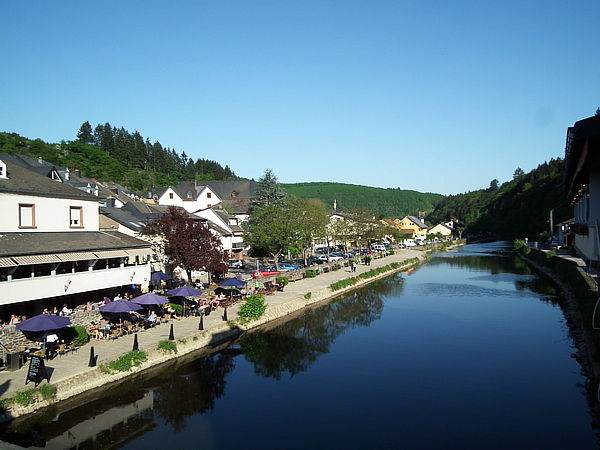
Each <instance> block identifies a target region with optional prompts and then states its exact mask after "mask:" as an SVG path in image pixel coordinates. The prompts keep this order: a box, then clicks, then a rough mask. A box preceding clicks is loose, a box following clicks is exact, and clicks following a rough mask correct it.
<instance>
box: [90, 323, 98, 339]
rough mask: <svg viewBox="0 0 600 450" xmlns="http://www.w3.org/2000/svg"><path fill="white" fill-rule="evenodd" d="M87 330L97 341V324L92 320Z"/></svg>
mask: <svg viewBox="0 0 600 450" xmlns="http://www.w3.org/2000/svg"><path fill="white" fill-rule="evenodd" d="M87 330H88V333H90V334H91V335H93V336H94V337H95V338H96V340H97V341H99V340H100V329H99V328H98V325H96V322H92V323H91V324H90V326H89V327H88V329H87Z"/></svg>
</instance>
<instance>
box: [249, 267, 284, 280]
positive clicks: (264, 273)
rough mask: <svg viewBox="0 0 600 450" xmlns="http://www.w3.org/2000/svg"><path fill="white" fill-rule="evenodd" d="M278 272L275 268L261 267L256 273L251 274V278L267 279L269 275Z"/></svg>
mask: <svg viewBox="0 0 600 450" xmlns="http://www.w3.org/2000/svg"><path fill="white" fill-rule="evenodd" d="M278 273H279V271H278V270H277V269H275V267H262V268H261V269H260V270H259V271H258V272H256V271H254V272H252V276H253V277H254V278H256V277H268V276H269V275H277V274H278Z"/></svg>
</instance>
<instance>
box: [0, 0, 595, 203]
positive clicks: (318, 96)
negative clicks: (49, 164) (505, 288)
mask: <svg viewBox="0 0 600 450" xmlns="http://www.w3.org/2000/svg"><path fill="white" fill-rule="evenodd" d="M0 11H1V14H2V27H0V56H1V58H2V68H1V69H0V99H1V105H2V106H1V107H0V131H6V132H14V133H18V134H20V135H22V136H24V137H26V138H29V139H36V138H39V139H42V140H44V141H46V142H50V143H58V142H60V141H62V140H65V141H70V140H75V139H76V138H77V132H78V130H79V128H80V127H81V125H82V124H83V123H84V122H86V121H89V122H90V124H91V125H92V127H95V126H96V125H98V124H104V123H106V122H108V123H110V124H111V125H112V126H116V127H117V128H121V127H123V128H125V129H126V130H128V131H129V132H134V131H135V130H137V131H139V132H140V134H141V135H142V136H143V137H144V138H149V139H150V141H151V142H155V141H159V142H160V143H161V144H162V145H163V147H169V148H171V149H174V150H175V151H176V152H177V153H179V154H181V153H183V152H185V154H186V155H187V156H188V157H191V158H194V159H198V158H203V159H209V160H214V161H217V162H218V163H220V164H221V165H222V166H226V165H227V166H229V167H230V168H231V169H232V170H233V171H234V172H235V174H236V175H237V176H239V177H244V178H250V179H255V180H257V179H259V178H260V177H261V176H263V175H264V172H265V170H266V169H272V170H273V172H274V173H275V175H276V176H277V177H278V180H279V181H280V182H281V183H299V182H317V181H328V182H339V183H349V184H357V185H364V186H373V187H382V188H401V189H411V190H416V191H419V192H434V193H439V194H444V195H450V194H458V193H464V192H468V191H474V190H477V189H485V188H487V187H489V185H490V182H491V181H492V180H493V179H497V180H499V181H500V183H503V182H505V181H509V180H511V179H512V176H513V174H514V172H515V169H517V168H521V169H523V170H524V171H525V172H529V171H530V170H532V169H534V168H536V167H537V166H538V165H539V164H541V163H543V162H545V161H549V160H550V159H551V158H558V157H561V158H562V157H564V148H565V139H566V131H567V127H569V126H573V124H574V123H575V122H576V121H577V120H580V119H583V118H586V117H589V116H592V115H594V114H595V112H596V109H597V108H598V107H600V45H599V44H598V30H599V28H598V22H599V20H600V2H598V1H597V0H581V1H580V0H571V1H566V0H565V1H553V0H545V1H538V0H530V1H522V0H521V1H512V0H504V1H485V0H484V1H481V0H478V1H468V0H467V1H454V2H451V1H437V0H432V1H403V0H396V1H383V0H381V1H352V0H345V1H327V0H321V1H308V0H305V1H293V0H278V1H210V2H208V1H201V0H193V1H172V2H167V1H155V0H145V1H127V0H119V1H111V0H105V1H102V2H82V1H69V0H61V1H56V2H47V1H39V0H38V1H36V0H30V1H8V2H3V4H2V6H1V9H0Z"/></svg>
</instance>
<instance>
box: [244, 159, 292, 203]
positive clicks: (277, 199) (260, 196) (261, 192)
mask: <svg viewBox="0 0 600 450" xmlns="http://www.w3.org/2000/svg"><path fill="white" fill-rule="evenodd" d="M285 197H286V195H285V193H284V192H283V191H282V190H281V187H280V186H279V183H278V182H277V177H276V176H275V174H274V173H273V171H272V170H271V169H266V170H265V174H264V175H263V176H262V177H261V178H259V179H258V181H257V182H256V192H255V194H254V198H253V199H252V200H250V204H249V207H250V211H253V210H255V209H258V208H262V207H264V206H276V207H279V208H283V207H284V206H285Z"/></svg>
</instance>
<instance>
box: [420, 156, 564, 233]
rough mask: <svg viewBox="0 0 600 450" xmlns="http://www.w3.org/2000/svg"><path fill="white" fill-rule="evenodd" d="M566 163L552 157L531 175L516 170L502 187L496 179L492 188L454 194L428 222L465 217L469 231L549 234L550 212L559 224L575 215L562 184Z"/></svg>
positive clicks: (436, 210)
mask: <svg viewBox="0 0 600 450" xmlns="http://www.w3.org/2000/svg"><path fill="white" fill-rule="evenodd" d="M563 165H564V162H563V160H562V159H561V158H558V159H556V160H555V159H552V160H550V162H545V163H543V164H540V165H539V166H538V167H537V168H536V169H534V170H532V171H531V172H529V173H527V174H525V173H522V172H519V171H516V172H515V176H514V178H513V180H511V181H509V182H506V183H504V184H503V185H502V186H498V182H497V180H494V181H492V183H490V187H489V188H488V189H482V190H478V191H473V192H469V193H466V194H459V195H450V196H448V197H446V198H444V199H443V200H442V201H441V202H440V203H439V204H438V205H437V206H436V208H435V210H434V211H433V212H432V213H431V214H429V215H428V216H427V217H426V221H427V223H432V224H436V223H439V222H441V221H446V220H450V219H459V220H463V221H464V222H465V226H466V228H467V232H469V233H479V232H493V233H499V234H505V235H540V234H544V235H547V234H548V233H549V232H550V211H552V210H553V222H554V224H555V225H556V224H557V223H560V222H562V221H564V220H568V219H570V218H572V217H573V209H572V208H571V207H570V206H569V203H568V200H567V196H566V194H565V192H564V190H563V189H562V187H561V183H562V172H563ZM518 170H520V169H518Z"/></svg>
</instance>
